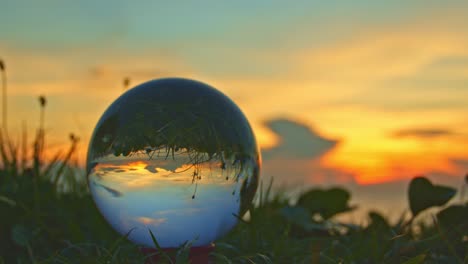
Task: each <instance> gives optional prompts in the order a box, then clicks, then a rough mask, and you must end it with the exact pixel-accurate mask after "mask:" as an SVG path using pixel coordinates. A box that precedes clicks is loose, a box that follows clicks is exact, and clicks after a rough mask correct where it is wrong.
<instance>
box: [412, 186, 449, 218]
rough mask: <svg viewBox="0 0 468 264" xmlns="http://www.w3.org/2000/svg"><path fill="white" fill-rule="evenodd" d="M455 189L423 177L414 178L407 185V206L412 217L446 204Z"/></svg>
mask: <svg viewBox="0 0 468 264" xmlns="http://www.w3.org/2000/svg"><path fill="white" fill-rule="evenodd" d="M456 192H457V191H456V190H455V189H454V188H451V187H447V186H442V185H433V184H432V183H431V182H430V181H429V180H428V179H426V178H424V177H416V178H414V179H413V180H412V181H411V182H410V185H409V189H408V198H409V206H410V210H411V213H412V214H413V217H414V216H416V215H417V214H419V213H420V212H421V211H423V210H425V209H427V208H430V207H433V206H441V205H444V204H446V203H447V202H448V201H449V200H450V199H452V197H453V196H454V195H455V193H456Z"/></svg>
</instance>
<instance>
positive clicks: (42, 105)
mask: <svg viewBox="0 0 468 264" xmlns="http://www.w3.org/2000/svg"><path fill="white" fill-rule="evenodd" d="M39 104H40V105H41V107H44V106H46V104H47V100H46V98H45V96H43V95H41V96H39Z"/></svg>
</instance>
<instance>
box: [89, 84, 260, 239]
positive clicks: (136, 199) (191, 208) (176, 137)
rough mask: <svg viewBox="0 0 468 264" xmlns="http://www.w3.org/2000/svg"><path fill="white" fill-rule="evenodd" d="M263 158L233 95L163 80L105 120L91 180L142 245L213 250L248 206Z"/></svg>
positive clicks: (104, 209) (111, 217)
mask: <svg viewBox="0 0 468 264" xmlns="http://www.w3.org/2000/svg"><path fill="white" fill-rule="evenodd" d="M259 166H260V155H259V152H258V149H257V145H256V141H255V137H254V135H253V132H252V129H251V128H250V125H249V124H248V121H247V120H246V118H245V117H244V115H243V114H242V112H241V111H240V110H239V108H238V107H237V106H236V105H235V104H234V103H233V102H232V101H231V100H230V99H229V98H227V97H226V96H225V95H223V94H222V93H220V92H219V91H217V90H215V89H214V88H211V87H210V86H208V85H206V84H203V83H200V82H196V81H192V80H187V79H175V78H172V79H161V80H155V81H150V82H147V83H144V84H142V85H139V86H137V87H135V88H134V89H132V90H130V91H128V92H127V93H125V94H124V95H122V96H121V97H119V98H118V99H117V100H116V101H115V102H114V103H113V104H112V105H111V106H110V107H109V108H108V109H107V110H106V112H105V113H104V115H103V116H102V117H101V119H100V120H99V122H98V124H97V126H96V128H95V131H94V134H93V138H92V140H91V143H90V147H89V151H88V164H87V170H88V183H89V187H90V190H91V193H92V196H93V198H94V201H95V203H96V205H97V207H98V208H99V210H100V211H101V213H102V214H103V216H104V217H105V218H106V220H107V221H108V222H109V223H110V224H111V225H112V227H113V228H114V229H115V230H117V231H118V232H119V233H120V234H122V235H126V234H127V233H129V236H128V238H129V239H130V240H132V241H133V242H135V243H137V244H140V245H145V246H149V247H154V244H153V241H152V239H151V236H150V234H149V231H148V229H150V230H151V231H152V232H153V234H154V235H155V237H156V239H157V241H158V243H159V244H160V245H161V247H165V248H169V247H178V246H180V245H181V244H183V243H184V242H186V241H190V242H192V245H193V246H202V245H207V244H209V243H211V242H213V241H214V240H215V239H217V238H219V237H220V236H222V235H224V234H225V233H227V232H228V231H229V230H230V229H232V227H234V226H235V224H236V223H237V218H238V217H241V216H242V215H243V214H244V213H245V212H246V210H247V208H248V205H249V204H250V202H251V200H252V198H253V196H254V194H255V191H256V189H257V185H258V177H259Z"/></svg>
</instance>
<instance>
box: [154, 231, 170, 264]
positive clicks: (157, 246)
mask: <svg viewBox="0 0 468 264" xmlns="http://www.w3.org/2000/svg"><path fill="white" fill-rule="evenodd" d="M148 231H149V233H150V235H151V240H152V241H153V244H154V246H155V247H156V249H157V250H158V252H159V253H160V254H161V255H162V256H163V257H164V258H165V259H167V260H168V261H169V262H170V263H171V264H173V262H172V259H171V257H170V256H169V255H168V254H167V253H166V252H165V251H164V249H162V248H161V246H160V245H159V243H158V241H157V240H156V237H155V236H154V234H153V232H152V231H151V229H149V228H148Z"/></svg>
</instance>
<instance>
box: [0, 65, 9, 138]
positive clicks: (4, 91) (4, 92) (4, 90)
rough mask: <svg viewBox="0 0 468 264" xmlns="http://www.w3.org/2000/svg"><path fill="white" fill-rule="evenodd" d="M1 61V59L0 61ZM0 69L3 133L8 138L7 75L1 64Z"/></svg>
mask: <svg viewBox="0 0 468 264" xmlns="http://www.w3.org/2000/svg"><path fill="white" fill-rule="evenodd" d="M0 62H1V61H0ZM0 71H1V72H2V123H3V133H4V135H5V137H6V138H8V136H7V135H8V133H7V131H8V124H7V116H8V114H7V110H8V107H7V75H6V70H5V68H4V66H3V63H2V67H0Z"/></svg>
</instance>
